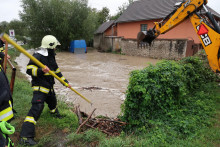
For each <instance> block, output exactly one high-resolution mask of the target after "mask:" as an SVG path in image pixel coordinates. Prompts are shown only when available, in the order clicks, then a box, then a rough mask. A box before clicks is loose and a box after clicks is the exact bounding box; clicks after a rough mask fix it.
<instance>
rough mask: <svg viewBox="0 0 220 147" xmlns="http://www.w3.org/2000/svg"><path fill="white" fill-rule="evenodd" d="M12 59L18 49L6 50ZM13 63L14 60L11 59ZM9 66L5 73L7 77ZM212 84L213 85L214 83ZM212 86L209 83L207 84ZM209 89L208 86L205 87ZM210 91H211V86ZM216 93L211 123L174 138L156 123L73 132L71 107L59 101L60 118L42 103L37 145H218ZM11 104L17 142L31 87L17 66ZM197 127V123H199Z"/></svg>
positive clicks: (219, 103) (218, 98)
mask: <svg viewBox="0 0 220 147" xmlns="http://www.w3.org/2000/svg"><path fill="white" fill-rule="evenodd" d="M9 54H10V55H11V57H12V60H14V59H15V56H17V55H18V54H19V53H18V52H17V51H15V50H9ZM14 64H15V63H14ZM10 74H11V73H10V70H9V69H8V77H9V79H10ZM213 87H216V86H214V85H213ZM210 88H211V87H210ZM207 91H209V89H207ZM210 91H213V89H212V90H211V89H210ZM209 94H210V95H213V97H215V99H214V104H215V108H216V114H215V116H214V117H213V118H212V119H211V120H210V125H209V126H208V127H207V126H206V127H203V128H202V129H201V130H197V132H196V133H195V134H194V136H190V137H187V138H185V139H182V138H173V137H172V136H175V134H172V132H166V130H164V128H162V127H161V128H160V127H158V128H157V129H155V130H154V131H153V132H152V131H151V132H150V131H149V133H145V134H139V135H134V134H126V133H125V132H122V133H121V135H120V136H117V137H108V136H106V135H105V134H103V133H101V132H100V131H98V130H91V129H90V130H87V131H85V132H84V133H80V134H76V129H77V128H78V120H77V117H76V115H75V114H74V113H73V112H72V110H73V107H74V106H72V105H70V104H68V105H67V104H65V103H64V102H61V101H59V102H58V108H59V109H60V112H61V114H62V115H63V116H64V118H63V119H56V118H53V117H52V116H51V115H50V114H49V112H48V107H47V105H46V104H45V108H44V111H43V113H42V115H41V117H40V119H39V120H38V122H37V125H36V140H37V141H38V142H39V144H38V145H37V146H38V147H45V146H48V147H49V146H50V147H53V146H54V147H55V146H71V147H75V146H77V147H81V146H82V147H84V146H91V147H93V146H100V147H120V146H123V147H141V146H143V147H144V146H163V147H164V146H171V147H176V146H178V147H179V146H187V147H195V146H196V147H207V146H210V147H217V146H220V87H216V89H214V92H212V93H209ZM13 99H14V108H15V110H16V111H17V113H16V114H15V119H14V120H13V121H12V122H11V124H12V125H13V126H15V128H16V132H15V133H14V134H13V135H11V138H12V140H13V141H14V142H15V145H16V146H18V147H21V146H20V145H18V139H19V132H20V130H21V125H22V123H23V121H24V118H25V116H26V114H27V113H28V111H29V109H30V107H31V100H32V89H31V84H30V83H29V81H28V80H27V78H26V77H25V76H24V75H23V74H22V73H20V72H19V70H17V76H16V80H15V87H14V94H13ZM198 127H199V126H198Z"/></svg>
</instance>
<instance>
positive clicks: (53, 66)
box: [26, 49, 68, 93]
mask: <svg viewBox="0 0 220 147" xmlns="http://www.w3.org/2000/svg"><path fill="white" fill-rule="evenodd" d="M33 56H34V57H35V58H36V59H38V60H39V61H40V62H41V63H42V64H44V65H46V66H47V67H48V68H49V69H50V70H51V71H53V72H54V73H55V74H56V75H57V76H58V77H60V78H61V79H63V80H64V81H65V82H67V83H68V81H67V80H66V79H65V78H64V77H63V75H62V73H61V71H60V69H59V67H58V65H57V63H56V60H55V53H54V50H52V49H48V56H43V55H41V54H39V53H34V54H33ZM26 72H27V74H29V75H31V77H32V81H31V82H32V87H33V89H34V90H38V91H41V92H44V93H48V90H50V89H53V85H54V84H55V81H54V77H53V76H51V75H50V74H49V73H44V72H43V71H42V68H40V67H39V66H37V65H36V64H35V63H34V62H33V61H31V60H30V62H29V63H28V65H27V71H26ZM41 88H42V89H41Z"/></svg>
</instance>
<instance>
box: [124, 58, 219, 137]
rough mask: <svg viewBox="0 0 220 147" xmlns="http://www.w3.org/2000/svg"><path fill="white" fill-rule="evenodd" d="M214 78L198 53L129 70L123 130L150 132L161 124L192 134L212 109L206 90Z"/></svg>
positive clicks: (169, 129)
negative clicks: (195, 55)
mask: <svg viewBox="0 0 220 147" xmlns="http://www.w3.org/2000/svg"><path fill="white" fill-rule="evenodd" d="M215 79H216V76H215V74H214V73H213V72H212V71H210V68H208V67H206V66H204V63H203V61H202V60H200V58H198V57H188V58H185V59H183V60H181V61H179V62H175V61H162V62H160V63H158V64H156V65H155V66H153V65H150V66H149V67H147V68H145V69H143V70H136V71H133V72H131V75H130V81H129V85H128V90H127V93H126V100H125V102H124V106H123V110H122V112H123V116H122V119H123V121H126V122H128V125H127V126H126V128H125V131H136V132H139V133H140V132H147V131H148V132H149V131H155V130H157V129H158V127H160V129H162V130H163V131H162V132H166V134H172V135H176V136H182V135H184V136H187V135H193V134H195V133H196V132H197V131H198V130H199V129H200V128H201V127H203V126H206V125H209V121H208V119H209V118H210V116H211V115H212V114H213V112H214V107H213V97H211V96H209V92H210V91H209V92H206V91H207V90H210V89H213V88H212V87H209V84H208V83H211V82H213V81H214V80H215ZM160 131H161V130H160ZM156 132H158V131H156Z"/></svg>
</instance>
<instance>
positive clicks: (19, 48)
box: [0, 33, 92, 104]
mask: <svg viewBox="0 0 220 147" xmlns="http://www.w3.org/2000/svg"><path fill="white" fill-rule="evenodd" d="M0 37H3V38H4V39H5V40H6V41H7V42H8V43H10V44H11V45H13V46H14V47H15V48H16V49H17V50H18V51H20V52H21V53H23V54H24V55H25V56H27V57H28V58H30V59H31V60H32V61H33V62H34V63H35V64H37V65H38V66H39V67H41V68H45V67H46V66H45V65H44V64H42V63H41V62H40V61H39V60H37V59H36V58H35V57H33V56H32V55H31V54H29V53H28V52H27V51H26V50H25V49H24V48H23V47H21V46H20V45H18V44H17V43H16V42H14V41H13V40H11V39H10V38H9V36H8V35H7V34H5V33H3V34H1V35H0ZM49 73H50V74H51V75H52V76H53V77H54V78H56V79H57V80H58V81H60V82H61V83H62V84H64V85H65V86H66V87H68V86H69V85H68V84H67V83H66V82H65V81H63V80H62V79H61V78H60V77H58V76H57V75H56V74H55V73H53V72H52V71H51V70H50V71H49ZM70 89H71V90H72V91H74V92H75V93H76V94H78V95H79V96H80V97H81V98H83V99H84V100H86V101H87V102H88V103H90V104H92V103H91V101H90V100H88V99H87V98H85V97H84V96H83V95H81V94H80V93H79V92H77V91H76V90H75V89H73V88H72V87H71V88H70Z"/></svg>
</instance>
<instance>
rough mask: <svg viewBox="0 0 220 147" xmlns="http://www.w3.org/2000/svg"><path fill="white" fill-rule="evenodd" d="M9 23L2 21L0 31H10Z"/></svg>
mask: <svg viewBox="0 0 220 147" xmlns="http://www.w3.org/2000/svg"><path fill="white" fill-rule="evenodd" d="M8 24H9V23H8V22H7V21H2V22H1V23H0V32H8Z"/></svg>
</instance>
